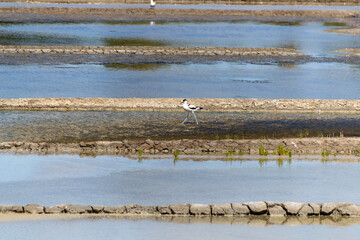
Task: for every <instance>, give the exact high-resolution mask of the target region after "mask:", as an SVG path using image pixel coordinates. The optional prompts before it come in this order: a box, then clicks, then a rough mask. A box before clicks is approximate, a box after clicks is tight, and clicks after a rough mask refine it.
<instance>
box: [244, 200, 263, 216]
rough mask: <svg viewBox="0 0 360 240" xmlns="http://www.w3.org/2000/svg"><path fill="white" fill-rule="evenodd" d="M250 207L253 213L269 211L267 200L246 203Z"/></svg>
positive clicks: (259, 213)
mask: <svg viewBox="0 0 360 240" xmlns="http://www.w3.org/2000/svg"><path fill="white" fill-rule="evenodd" d="M244 204H245V205H247V206H248V207H249V209H250V213H251V214H255V215H261V214H265V213H267V210H268V209H267V205H266V203H265V202H249V203H244Z"/></svg>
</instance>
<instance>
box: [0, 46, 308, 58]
mask: <svg viewBox="0 0 360 240" xmlns="http://www.w3.org/2000/svg"><path fill="white" fill-rule="evenodd" d="M1 53H4V54H106V55H109V54H115V55H117V54H122V55H123V54H125V55H129V54H134V55H194V56H198V55H199V56H203V55H210V56H225V55H226V56H305V55H303V54H301V53H298V52H297V51H296V50H295V49H289V48H229V47H146V46H127V47H124V46H120V47H89V46H85V47H81V46H77V47H70V46H46V47H42V46H0V54H1Z"/></svg>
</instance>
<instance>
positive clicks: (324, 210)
mask: <svg viewBox="0 0 360 240" xmlns="http://www.w3.org/2000/svg"><path fill="white" fill-rule="evenodd" d="M336 206H337V203H323V204H322V205H321V209H320V214H321V215H330V214H331V213H332V212H333V211H334V210H335V208H336Z"/></svg>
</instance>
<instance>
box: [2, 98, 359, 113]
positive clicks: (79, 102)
mask: <svg viewBox="0 0 360 240" xmlns="http://www.w3.org/2000/svg"><path fill="white" fill-rule="evenodd" d="M181 100H182V99H180V98H16V99H5V98H2V99H0V109H17V110H47V111H48V110H56V111H123V112H128V111H143V112H182V111H183V109H182V107H181V103H180V102H181ZM191 103H192V104H194V105H197V106H201V107H202V108H203V110H202V111H204V112H299V113H300V112H308V113H325V112H329V113H357V112H359V111H360V101H359V100H325V99H251V98H248V99H240V98H239V99H237V98H193V99H191Z"/></svg>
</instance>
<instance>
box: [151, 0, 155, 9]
mask: <svg viewBox="0 0 360 240" xmlns="http://www.w3.org/2000/svg"><path fill="white" fill-rule="evenodd" d="M155 4H156V1H154V0H150V8H154V7H155Z"/></svg>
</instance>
